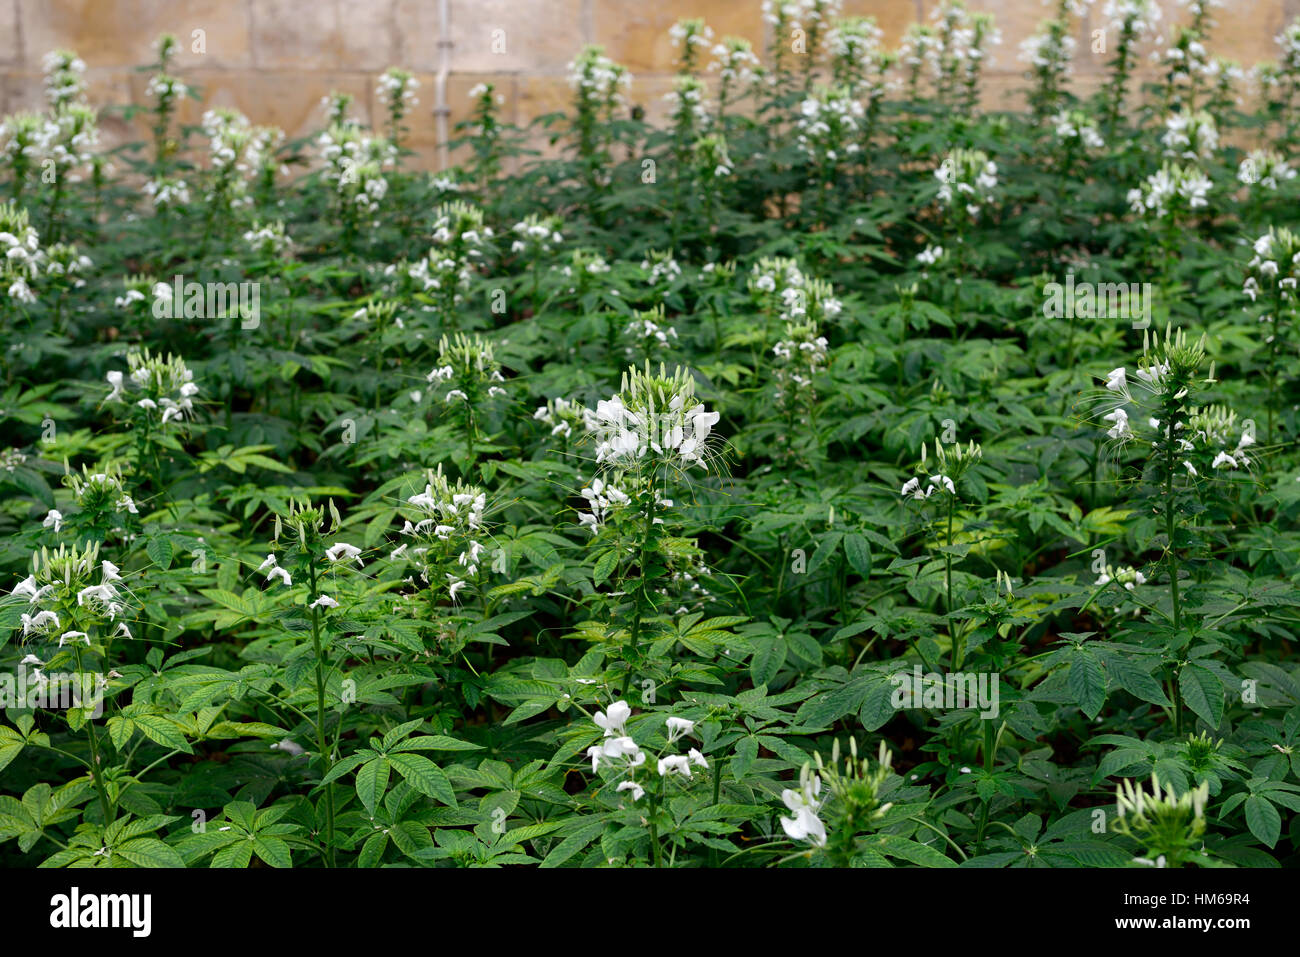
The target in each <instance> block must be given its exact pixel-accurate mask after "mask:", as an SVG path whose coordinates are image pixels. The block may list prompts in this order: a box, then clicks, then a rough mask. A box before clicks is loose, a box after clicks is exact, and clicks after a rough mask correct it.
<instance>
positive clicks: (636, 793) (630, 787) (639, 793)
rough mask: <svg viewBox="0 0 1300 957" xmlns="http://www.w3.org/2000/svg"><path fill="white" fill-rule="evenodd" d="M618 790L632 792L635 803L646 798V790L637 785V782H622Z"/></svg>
mask: <svg viewBox="0 0 1300 957" xmlns="http://www.w3.org/2000/svg"><path fill="white" fill-rule="evenodd" d="M616 790H618V791H631V792H632V800H633V801H639V800H641V798H643V797H645V788H643V787H642V786H641V785H639V784H637V783H636V782H635V781H622V782H620V783H619V786H618V788H617V789H616Z"/></svg>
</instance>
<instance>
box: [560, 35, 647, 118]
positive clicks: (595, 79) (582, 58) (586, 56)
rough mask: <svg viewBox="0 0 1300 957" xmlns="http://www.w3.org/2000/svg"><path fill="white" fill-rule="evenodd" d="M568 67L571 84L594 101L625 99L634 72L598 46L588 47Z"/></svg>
mask: <svg viewBox="0 0 1300 957" xmlns="http://www.w3.org/2000/svg"><path fill="white" fill-rule="evenodd" d="M568 70H569V85H570V86H571V87H573V88H574V89H575V90H578V91H579V93H580V94H581V95H582V96H583V97H585V98H588V99H589V100H591V101H593V102H599V103H604V104H610V105H618V104H621V103H623V101H624V97H623V90H624V89H626V88H627V87H628V85H629V84H631V82H632V74H630V73H628V71H627V69H626V68H625V67H623V66H620V65H619V64H617V63H615V62H614V61H613V60H611V59H610V58H609V57H607V56H605V55H604V53H603V52H602V50H601V48H600V47H596V46H588V47H586V48H585V49H584V50H583V51H582V52H581V53H580V54H578V56H577V58H576V59H575V60H573V61H572V62H571V63H570V64H569V66H568Z"/></svg>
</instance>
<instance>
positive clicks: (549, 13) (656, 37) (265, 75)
mask: <svg viewBox="0 0 1300 957" xmlns="http://www.w3.org/2000/svg"><path fill="white" fill-rule="evenodd" d="M446 3H447V7H448V20H449V25H448V29H447V31H446V36H445V37H444V36H443V34H442V30H441V28H440V23H439V2H438V0H0V112H3V113H8V112H12V111H14V110H17V109H22V108H32V107H38V106H39V105H40V103H41V57H42V55H43V54H44V53H45V52H46V51H48V50H50V49H53V48H56V47H71V48H72V49H74V50H76V51H77V52H78V53H79V54H80V55H81V56H82V58H83V59H84V60H85V61H86V63H87V64H88V66H89V70H88V78H89V82H90V96H91V99H92V102H94V103H96V104H109V103H111V104H127V103H130V102H135V103H142V102H144V87H145V83H146V82H147V75H146V74H144V73H141V72H137V70H136V67H138V66H139V65H140V64H141V63H147V62H149V60H150V59H151V57H152V53H151V50H150V46H151V43H152V41H153V40H154V38H155V37H156V36H157V35H158V34H159V33H162V32H171V33H174V34H175V35H176V36H177V37H178V38H179V39H180V41H181V50H182V52H181V54H180V56H179V57H178V61H177V65H176V72H178V73H179V74H180V75H181V76H182V77H183V78H184V79H185V80H186V81H187V82H190V83H192V84H195V85H197V86H198V87H200V88H201V90H202V92H203V94H204V106H198V105H197V104H188V105H187V106H186V108H185V111H184V113H183V114H182V116H183V119H185V120H187V121H190V122H192V121H194V120H196V119H197V117H198V115H199V114H200V113H201V111H202V109H203V108H205V107H206V106H231V107H235V108H237V109H239V110H242V111H243V112H244V113H246V114H247V115H248V116H249V117H250V118H251V119H252V120H253V121H254V122H256V123H269V124H274V125H277V126H280V127H282V128H283V129H284V130H285V131H286V132H287V133H288V134H289V135H290V136H299V135H304V134H306V133H309V132H311V131H312V130H313V129H315V128H316V127H317V126H318V125H319V124H320V120H321V114H320V111H319V102H320V99H321V97H322V96H323V95H324V94H325V93H327V92H328V91H329V90H331V89H339V90H344V91H347V92H349V93H352V94H353V95H354V96H355V97H356V103H357V106H356V110H357V111H358V113H359V114H360V116H361V118H362V119H364V120H366V121H374V120H375V119H376V118H378V117H380V116H381V115H382V114H381V112H380V110H381V108H380V105H379V104H378V102H377V101H376V98H375V82H374V81H375V77H376V75H377V74H378V73H380V72H381V71H382V70H383V69H384V68H386V67H388V66H393V65H397V66H404V67H406V68H407V69H410V70H412V71H413V72H415V73H416V74H417V75H418V77H419V80H420V89H419V91H418V95H419V99H420V103H419V105H418V106H417V107H416V108H415V111H414V115H413V116H412V117H411V122H410V126H411V127H412V132H411V140H410V145H411V147H412V148H413V149H415V150H416V151H417V152H418V154H419V162H420V163H421V164H422V165H424V166H427V167H435V166H436V165H437V164H438V149H437V145H438V144H437V135H436V129H435V124H434V120H433V116H432V110H433V103H434V78H435V74H436V71H437V69H438V62H439V55H440V52H441V51H440V43H441V42H442V41H444V40H446V41H447V42H449V43H450V64H451V66H450V74H449V76H448V81H447V100H448V104H449V106H450V108H451V119H450V126H451V127H452V128H454V124H455V123H456V122H457V121H459V120H460V119H463V118H464V117H465V115H466V113H467V111H468V108H469V97H468V92H469V90H470V89H471V88H472V87H473V86H475V85H476V84H478V83H480V82H482V81H485V80H486V81H489V82H492V83H494V84H495V85H496V87H497V90H498V92H499V93H500V94H501V95H502V96H503V98H504V104H505V105H504V107H503V111H504V117H505V118H506V119H507V120H510V121H512V122H515V123H519V124H524V123H526V122H527V121H528V120H529V119H531V118H532V117H535V116H538V115H541V114H544V113H548V112H553V111H556V110H561V109H564V108H565V107H566V105H567V103H568V100H569V88H568V84H567V81H566V78H565V74H566V66H567V64H568V63H569V61H570V60H571V59H572V58H573V55H574V54H575V53H576V52H577V51H578V49H579V48H580V47H581V46H582V45H583V44H585V43H599V44H602V45H604V47H605V48H606V52H607V53H608V54H609V55H610V56H612V57H613V58H614V59H616V60H618V61H619V62H622V63H624V64H626V65H627V66H628V67H629V68H630V69H631V71H632V73H633V74H634V80H633V84H632V87H631V90H630V98H631V100H632V101H633V102H634V103H638V104H641V105H643V106H645V107H646V109H647V112H648V113H649V114H650V116H651V117H657V116H661V115H662V112H663V106H662V104H663V94H664V93H666V92H667V91H668V89H669V88H670V85H671V73H672V62H673V58H674V53H675V51H674V49H673V47H672V45H671V43H670V41H669V38H668V28H669V27H670V26H671V25H672V24H673V23H674V22H675V21H676V20H678V19H679V18H681V17H686V16H703V17H705V18H706V20H707V21H708V23H709V25H710V26H711V27H712V28H713V30H714V33H715V35H716V36H719V37H721V36H724V35H727V34H733V35H737V36H743V37H747V38H748V39H750V40H751V41H753V43H754V44H755V48H756V49H758V48H761V47H762V45H763V42H764V33H765V26H764V24H763V23H762V20H761V18H760V15H759V6H760V4H759V0H446ZM1101 4H1102V0H1098V2H1097V4H1096V7H1098V8H1099V7H1100V6H1101ZM935 5H936V0H845V3H844V12H845V13H846V14H869V15H873V16H875V17H876V19H877V22H878V23H879V24H880V26H881V27H882V28H883V29H884V31H885V37H886V42H887V43H888V44H890V45H891V46H892V45H894V44H896V43H897V42H898V40H899V39H900V37H901V36H902V33H903V31H904V29H905V28H906V27H907V25H908V24H909V23H911V22H912V21H914V20H916V19H919V18H922V17H926V16H928V14H929V12H930V10H931V9H933V7H934V6H935ZM970 5H971V7H973V8H974V9H978V10H986V11H988V12H990V13H993V14H994V15H995V17H996V22H997V25H998V27H999V29H1000V30H1001V32H1002V44H1001V46H999V47H997V48H996V49H995V50H994V51H993V56H992V60H991V62H990V64H989V69H988V73H987V77H988V79H987V82H986V84H985V86H986V89H985V97H986V99H987V100H988V101H989V102H990V103H996V104H999V105H1005V104H1007V103H1009V102H1014V98H1015V92H1016V90H1018V89H1019V88H1020V87H1022V86H1023V85H1024V81H1023V80H1022V77H1021V74H1022V69H1023V68H1022V66H1021V65H1020V63H1019V62H1018V59H1017V56H1018V48H1019V44H1020V41H1021V40H1022V39H1024V38H1025V37H1026V36H1027V35H1028V34H1030V33H1031V32H1033V30H1034V28H1035V26H1036V25H1037V23H1038V22H1039V21H1040V20H1042V19H1044V18H1045V17H1046V16H1047V15H1048V13H1049V7H1048V6H1046V5H1045V4H1044V3H1043V2H1042V0H972V2H971V4H970ZM1161 6H1162V7H1163V8H1164V9H1165V19H1164V21H1162V22H1163V24H1164V25H1166V26H1167V25H1168V23H1169V22H1170V20H1171V19H1176V18H1177V17H1178V16H1179V15H1180V14H1182V12H1183V11H1182V10H1181V8H1180V7H1178V6H1176V4H1175V3H1174V2H1173V0H1161ZM1298 15H1300V0H1225V7H1224V8H1223V9H1221V10H1219V11H1218V13H1217V19H1218V21H1219V26H1218V28H1217V30H1216V32H1215V35H1214V38H1213V41H1212V43H1211V52H1212V53H1214V54H1216V55H1221V56H1226V57H1229V58H1231V59H1234V60H1236V61H1238V62H1240V63H1241V64H1243V65H1244V66H1252V65H1254V64H1255V63H1257V62H1260V61H1263V60H1271V59H1274V58H1275V56H1276V48H1275V46H1274V43H1273V37H1274V36H1276V35H1277V34H1278V32H1279V31H1280V30H1281V28H1282V26H1283V24H1284V23H1286V22H1288V21H1289V20H1290V19H1291V18H1292V17H1295V16H1298ZM1101 20H1102V18H1101V14H1100V12H1099V10H1098V9H1094V10H1093V11H1092V12H1091V13H1090V14H1089V16H1088V18H1086V19H1085V21H1084V23H1083V24H1082V26H1081V32H1080V43H1079V50H1080V54H1079V58H1078V62H1077V64H1076V68H1077V71H1078V77H1077V80H1076V82H1077V84H1078V86H1079V88H1081V89H1087V88H1089V87H1091V86H1093V85H1095V84H1096V83H1097V82H1098V80H1099V78H1100V70H1101V66H1102V63H1103V62H1104V59H1105V57H1103V56H1094V55H1092V54H1091V52H1090V44H1089V43H1088V42H1087V38H1088V32H1089V31H1091V30H1092V29H1093V28H1094V27H1099V26H1101V25H1102V22H1101ZM195 31H203V32H202V34H196V33H195ZM498 31H504V33H501V32H498ZM199 36H201V37H202V40H203V46H204V52H202V53H197V52H194V51H193V49H192V47H193V46H195V40H196V38H197V37H199ZM494 41H495V42H494ZM502 41H504V44H502ZM502 45H504V51H502V50H501V46H502ZM136 123H137V124H138V128H137V129H136V130H134V131H133V130H131V129H129V128H128V125H127V123H126V122H125V121H124V120H122V119H120V118H107V119H106V120H105V121H104V128H105V132H106V134H107V135H108V137H109V138H110V140H118V141H120V140H121V139H124V138H134V137H143V135H144V133H145V124H144V120H143V118H138V119H137V120H136Z"/></svg>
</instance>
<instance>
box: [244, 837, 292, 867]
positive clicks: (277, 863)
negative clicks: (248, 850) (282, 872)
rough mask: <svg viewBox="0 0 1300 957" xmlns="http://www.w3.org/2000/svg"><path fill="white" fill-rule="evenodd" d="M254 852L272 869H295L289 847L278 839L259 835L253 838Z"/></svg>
mask: <svg viewBox="0 0 1300 957" xmlns="http://www.w3.org/2000/svg"><path fill="white" fill-rule="evenodd" d="M253 851H254V853H256V854H257V856H258V857H260V858H261V859H262V860H263V861H265V862H266V863H267V864H270V865H271V866H272V867H284V868H288V867H293V859H292V857H291V855H290V854H289V845H288V844H286V843H284V841H282V840H280V839H279V838H278V837H269V836H266V835H261V834H259V835H257V836H256V837H254V838H253Z"/></svg>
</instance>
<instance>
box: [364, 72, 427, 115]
mask: <svg viewBox="0 0 1300 957" xmlns="http://www.w3.org/2000/svg"><path fill="white" fill-rule="evenodd" d="M419 86H420V81H419V80H417V79H416V78H415V77H414V76H412V75H411V73H410V71H408V70H403V69H402V68H401V67H395V66H393V67H389V68H388V69H387V70H385V71H384V72H383V73H381V74H380V76H379V79H378V80H376V81H375V95H376V96H378V97H379V102H380V103H383V104H384V105H385V106H388V105H390V104H401V106H402V108H403V109H405V108H408V107H412V106H417V105H418V104H419V102H420V101H419V99H417V98H416V95H415V91H416V90H417V89H419Z"/></svg>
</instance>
